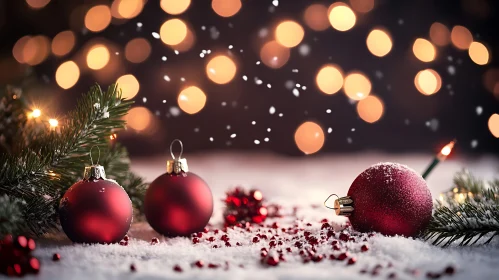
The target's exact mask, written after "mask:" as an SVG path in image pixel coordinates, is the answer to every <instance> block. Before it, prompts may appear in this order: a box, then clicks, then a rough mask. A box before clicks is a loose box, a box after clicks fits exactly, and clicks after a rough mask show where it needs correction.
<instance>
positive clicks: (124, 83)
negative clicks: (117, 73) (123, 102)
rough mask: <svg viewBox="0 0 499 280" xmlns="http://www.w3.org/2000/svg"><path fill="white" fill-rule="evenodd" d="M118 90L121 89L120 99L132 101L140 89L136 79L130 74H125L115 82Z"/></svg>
mask: <svg viewBox="0 0 499 280" xmlns="http://www.w3.org/2000/svg"><path fill="white" fill-rule="evenodd" d="M116 84H117V85H118V89H121V97H122V98H125V99H132V98H134V97H135V95H137V93H138V92H139V89H140V84H139V81H138V80H137V78H135V76H134V75H132V74H126V75H123V76H121V77H119V78H118V80H116Z"/></svg>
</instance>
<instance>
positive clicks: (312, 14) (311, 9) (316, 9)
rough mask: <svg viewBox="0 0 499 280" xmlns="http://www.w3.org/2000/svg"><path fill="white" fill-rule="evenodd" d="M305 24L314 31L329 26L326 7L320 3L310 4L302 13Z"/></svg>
mask: <svg viewBox="0 0 499 280" xmlns="http://www.w3.org/2000/svg"><path fill="white" fill-rule="evenodd" d="M303 21H305V24H306V25H307V26H308V27H310V28H311V29H312V30H315V31H322V30H326V29H328V27H329V19H328V17H327V7H326V6H324V5H322V4H312V5H310V6H308V7H307V9H305V12H304V13H303Z"/></svg>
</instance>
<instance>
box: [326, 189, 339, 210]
mask: <svg viewBox="0 0 499 280" xmlns="http://www.w3.org/2000/svg"><path fill="white" fill-rule="evenodd" d="M332 196H336V200H338V199H339V198H340V197H339V196H338V195H337V194H335V193H333V194H330V195H329V196H328V197H327V198H326V200H324V206H325V207H326V208H328V209H331V210H336V209H337V208H335V207H330V206H328V205H327V202H328V200H329V199H330V198H331V197H332Z"/></svg>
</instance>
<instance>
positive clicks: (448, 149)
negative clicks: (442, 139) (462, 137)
mask: <svg viewBox="0 0 499 280" xmlns="http://www.w3.org/2000/svg"><path fill="white" fill-rule="evenodd" d="M455 144H456V141H451V142H450V143H449V144H447V145H445V147H443V148H442V150H441V151H440V154H442V155H443V156H448V155H450V153H451V152H452V149H453V148H454V145H455Z"/></svg>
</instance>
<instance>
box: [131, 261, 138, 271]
mask: <svg viewBox="0 0 499 280" xmlns="http://www.w3.org/2000/svg"><path fill="white" fill-rule="evenodd" d="M130 271H131V272H135V271H137V267H135V265H134V264H133V263H132V264H131V265H130Z"/></svg>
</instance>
